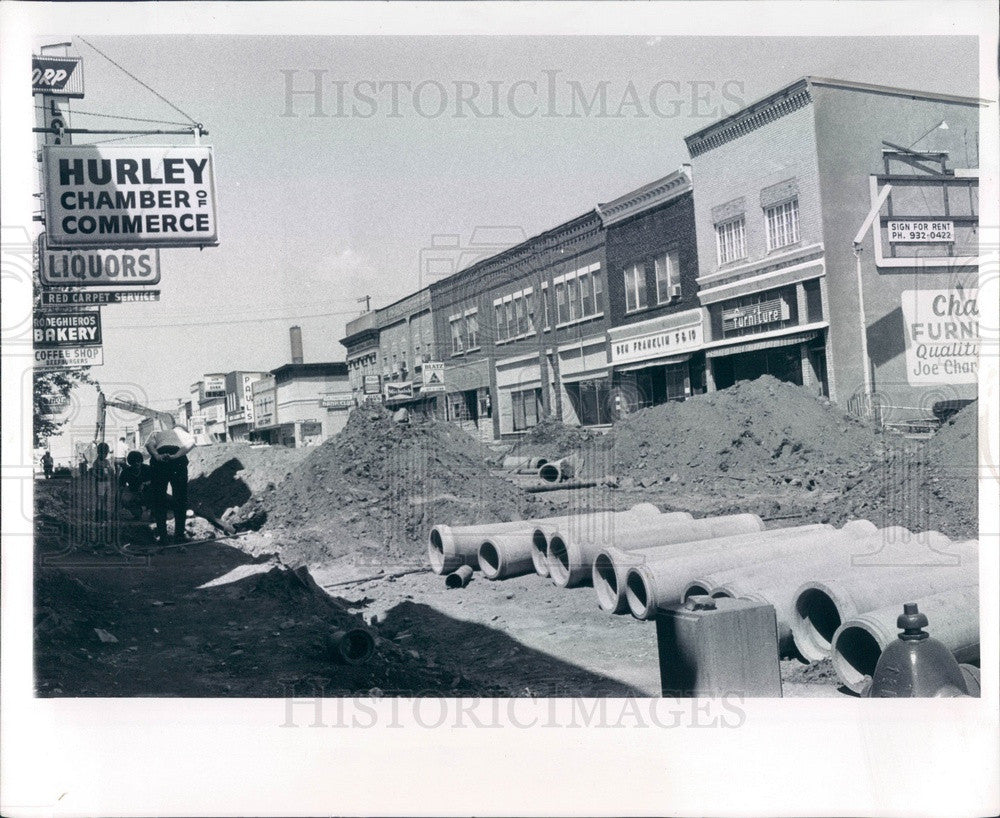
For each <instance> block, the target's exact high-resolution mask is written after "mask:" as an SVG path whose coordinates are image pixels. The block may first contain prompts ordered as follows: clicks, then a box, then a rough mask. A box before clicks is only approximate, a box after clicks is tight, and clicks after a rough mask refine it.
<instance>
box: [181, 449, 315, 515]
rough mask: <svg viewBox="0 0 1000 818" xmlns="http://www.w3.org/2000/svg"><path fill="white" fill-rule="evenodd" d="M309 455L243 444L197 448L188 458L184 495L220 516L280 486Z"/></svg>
mask: <svg viewBox="0 0 1000 818" xmlns="http://www.w3.org/2000/svg"><path fill="white" fill-rule="evenodd" d="M310 451H311V450H310V449H307V448H303V449H289V448H287V447H284V446H251V445H249V444H247V443H213V444H212V445H211V446H199V447H197V448H196V449H194V450H193V451H192V452H191V454H190V455H188V459H189V461H190V465H189V466H188V478H189V480H190V483H189V485H188V495H189V497H190V498H191V500H192V501H193V502H197V503H200V504H201V505H203V506H205V507H206V508H207V509H208V510H209V511H211V512H212V513H213V514H215V515H216V516H221V515H222V514H223V513H224V512H225V511H226V509H229V508H233V507H234V506H242V505H243V504H244V503H246V502H247V501H248V500H250V498H251V497H252V496H254V495H259V494H261V493H262V492H264V491H266V490H267V489H268V487H269V486H271V487H273V486H276V485H277V484H278V483H280V482H282V481H283V480H284V479H285V478H286V477H287V476H288V475H289V474H291V473H292V472H293V470H294V469H295V468H296V467H297V466H298V464H299V463H301V462H302V461H303V460H304V459H305V458H306V457H307V456H308V454H309V452H310Z"/></svg>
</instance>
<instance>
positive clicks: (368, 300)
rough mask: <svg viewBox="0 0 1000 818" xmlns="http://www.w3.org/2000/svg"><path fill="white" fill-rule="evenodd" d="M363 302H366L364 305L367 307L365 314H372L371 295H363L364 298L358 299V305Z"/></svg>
mask: <svg viewBox="0 0 1000 818" xmlns="http://www.w3.org/2000/svg"><path fill="white" fill-rule="evenodd" d="M362 302H364V305H365V312H371V311H372V297H371V296H370V295H363V296H361V298H359V299H358V303H359V304H360V303H362Z"/></svg>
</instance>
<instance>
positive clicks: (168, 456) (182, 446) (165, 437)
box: [146, 424, 195, 542]
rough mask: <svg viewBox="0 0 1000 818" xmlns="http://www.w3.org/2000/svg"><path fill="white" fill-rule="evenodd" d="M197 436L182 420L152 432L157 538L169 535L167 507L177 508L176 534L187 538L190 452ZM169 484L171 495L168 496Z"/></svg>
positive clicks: (181, 539)
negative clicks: (169, 426) (188, 457)
mask: <svg viewBox="0 0 1000 818" xmlns="http://www.w3.org/2000/svg"><path fill="white" fill-rule="evenodd" d="M194 444H195V440H194V438H193V437H192V436H191V434H190V433H189V432H188V430H187V429H185V428H184V427H183V426H181V425H180V424H176V425H175V426H174V427H173V428H172V429H165V430H160V431H156V432H153V434H151V435H150V436H149V440H147V441H146V451H148V452H149V455H150V458H151V460H150V463H149V468H150V476H151V486H150V491H151V493H152V495H153V515H154V517H155V519H156V538H157V540H158V541H160V542H163V541H165V540H166V539H167V511H168V508H169V507H172V508H173V512H174V538H175V539H176V540H177V542H184V541H185V540H186V539H187V536H186V535H185V533H184V524H185V522H186V520H187V486H188V472H187V467H188V459H187V455H188V452H190V451H191V450H192V449H193V448H194ZM167 486H170V494H171V496H170V498H169V499H168V497H167Z"/></svg>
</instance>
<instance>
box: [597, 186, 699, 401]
mask: <svg viewBox="0 0 1000 818" xmlns="http://www.w3.org/2000/svg"><path fill="white" fill-rule="evenodd" d="M597 209H598V212H599V213H600V215H601V218H602V220H603V223H604V228H605V231H606V239H605V244H606V251H605V253H606V257H607V267H608V323H609V329H608V354H609V357H610V364H611V368H612V389H613V393H614V396H615V403H616V409H617V412H618V413H620V412H627V411H631V410H634V409H637V408H642V407H645V406H653V405H655V404H659V403H663V402H665V401H668V400H683V399H685V398H687V397H690V396H691V395H693V394H697V393H699V392H703V391H704V390H705V356H704V353H703V352H702V346H703V344H704V341H705V328H704V322H705V311H704V310H703V309H702V308H701V306H700V304H699V302H698V283H697V279H698V250H697V245H696V241H695V228H694V199H693V194H692V185H691V176H690V173H689V169H688V168H687V167H684V168H681V169H680V170H678V171H675V172H674V173H671V174H670V175H668V176H665V177H664V178H662V179H658V180H656V181H655V182H651V183H649V184H648V185H644V186H643V187H641V188H639V189H637V190H634V191H631V192H629V193H627V194H625V195H624V196H621V197H619V198H617V199H615V200H614V201H611V202H607V203H605V204H600V205H598V207H597Z"/></svg>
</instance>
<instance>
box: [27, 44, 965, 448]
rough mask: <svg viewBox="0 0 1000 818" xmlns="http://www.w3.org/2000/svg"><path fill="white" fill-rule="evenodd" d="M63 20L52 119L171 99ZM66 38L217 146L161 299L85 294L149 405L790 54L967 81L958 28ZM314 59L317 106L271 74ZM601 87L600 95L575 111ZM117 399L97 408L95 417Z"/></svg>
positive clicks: (541, 200)
mask: <svg viewBox="0 0 1000 818" xmlns="http://www.w3.org/2000/svg"><path fill="white" fill-rule="evenodd" d="M62 39H65V40H72V42H73V46H72V48H71V50H70V53H73V54H77V55H80V56H82V57H83V58H84V76H85V86H86V97H85V98H84V99H82V100H74V101H73V103H72V104H71V106H70V110H71V111H72V112H73V113H72V115H71V123H70V124H71V125H72V126H73V127H98V126H100V125H103V126H105V127H112V128H125V127H129V125H130V124H131V125H136V126H138V127H147V126H146V125H145V124H143V123H129V122H125V121H115V120H113V119H107V118H105V117H96V116H93V115H92V114H94V113H97V114H103V115H105V116H106V115H124V116H129V117H141V118H150V119H160V120H169V121H174V122H182V121H184V117H182V116H181V115H180V114H179V113H178V112H177V111H176V110H174V109H173V108H171V107H170V106H169V105H168V104H167V103H166V102H164V101H163V100H161V99H158V98H157V97H156V96H154V95H153V94H152V93H151V92H150V91H148V90H147V89H145V88H143V87H142V86H141V85H139V84H137V83H136V82H135V81H134V80H133V79H131V78H129V77H128V76H126V74H124V73H123V72H122V71H121V70H119V69H118V68H116V67H115V66H113V65H111V64H110V63H109V62H108V61H107V60H106V59H104V58H103V57H101V56H100V55H98V54H97V53H96V52H95V51H94V50H93V49H92V48H90V47H89V46H88V45H87V44H86V43H84V42H83V41H82V40H81V38H78V37H72V36H66V37H53V38H51V39H48V40H45V41H42V42H54V41H58V40H62ZM86 40H87V41H89V42H90V43H92V44H93V45H94V46H96V47H97V48H98V49H100V50H101V51H103V52H104V53H105V54H107V55H108V56H109V57H111V58H112V59H114V60H115V61H116V62H118V63H120V64H121V65H122V66H124V67H125V68H126V69H128V71H129V72H131V73H133V74H134V75H136V76H137V77H139V78H140V79H142V80H143V81H144V82H145V83H147V84H148V85H150V86H152V88H154V89H156V91H158V92H159V94H161V95H162V96H163V97H165V98H166V99H167V100H169V101H170V102H171V103H173V104H174V105H176V106H177V107H178V108H180V109H181V110H182V111H183V112H185V113H186V114H188V115H190V116H191V117H192V118H194V119H195V120H196V121H198V122H200V123H202V124H203V125H204V127H205V128H206V129H207V130H208V132H209V134H208V136H207V137H204V139H203V143H204V144H210V145H212V146H213V147H214V153H215V176H216V185H217V197H218V203H219V205H218V207H219V210H218V219H219V224H220V230H219V232H220V243H219V246H217V247H212V248H206V249H204V250H198V249H168V250H163V251H162V256H161V264H162V271H163V273H162V281H161V283H160V285H159V289H160V290H161V293H162V295H161V301H159V302H156V303H150V304H127V305H113V306H109V307H104V308H103V329H104V338H105V340H104V361H105V363H104V365H103V366H101V367H95V368H94V369H92V370H91V374H92V376H93V377H95V378H96V379H97V380H99V381H100V382H101V383H102V385H103V387H104V391H105V392H106V393H107V394H114V393H116V392H117V393H125V394H128V395H130V396H132V397H134V398H135V399H138V400H140V401H141V402H145V403H147V404H148V405H151V406H154V407H156V408H160V409H172V408H174V407H175V406H176V404H177V400H178V399H179V398H184V399H186V398H187V397H188V390H189V387H190V385H191V384H192V383H193V382H195V381H197V380H199V379H200V378H201V377H202V375H203V374H204V373H207V372H226V371H231V370H238V369H244V370H251V371H256V370H268V369H272V368H274V367H277V366H279V365H281V364H283V363H287V362H288V360H289V343H288V329H289V327H290V326H291V325H293V324H298V325H300V326H301V327H302V331H303V340H304V349H305V359H306V361H308V362H317V361H338V360H344V357H345V350H344V348H343V347H342V346H341V345H340V343H339V341H340V339H341V338H342V337H343V330H344V325H345V323H346V322H347V321H349V320H351V319H352V318H354V317H356V316H357V315H358V314H360V311H361V310H362V309H363V306H362V305H361V304H359V303H358V299H359V298H363V297H364V296H370V297H371V304H372V307H380V306H384V305H385V304H388V303H390V302H392V301H394V300H396V299H398V298H400V297H402V296H404V295H407V294H409V293H410V292H413V291H414V290H416V289H418V288H419V287H420V286H423V285H426V284H427V283H428V281H429V278H428V277H427V275H426V271H424V273H423V274H422V272H421V265H422V259H426V258H427V257H428V248H431V247H432V245H434V244H435V243H439V242H441V241H457V242H458V243H459V247H460V248H469V247H470V243H471V242H472V241H473V239H474V237H479V239H482V238H483V237H484V236H485V237H486V240H487V244H486V247H487V249H488V248H489V247H491V246H494V245H495V249H496V250H499V249H501V247H502V246H504V245H507V244H510V243H513V242H514V241H516V240H517V239H519V238H523V237H527V236H531V235H534V234H536V233H538V232H540V231H542V230H546V229H548V228H551V227H554V226H556V225H557V224H559V223H561V222H562V221H565V220H566V219H569V218H572V217H574V216H577V215H579V214H582V213H584V212H586V211H588V210H590V209H592V208H593V207H594V206H595V204H597V203H598V202H602V201H608V200H609V199H612V198H615V197H617V196H619V195H621V194H623V193H626V192H628V191H629V190H632V189H634V188H636V187H639V186H641V185H643V184H645V183H647V182H649V181H652V180H654V179H657V178H659V177H661V176H665V175H666V174H668V173H670V172H672V171H674V170H676V169H677V168H678V167H679V166H680V165H681V164H682V163H684V162H685V161H687V153H686V149H685V145H684V141H683V137H684V136H686V135H688V134H690V133H692V132H694V131H696V130H699V129H700V128H703V127H705V126H706V125H708V124H710V123H711V122H712V121H714V120H715V119H717V118H719V117H720V116H723V115H725V114H728V113H732V112H733V111H735V110H737V109H738V108H739V107H741V105H742V104H745V103H749V102H752V101H753V100H755V99H758V98H760V97H762V96H765V95H767V94H768V93H770V92H772V91H774V90H776V89H778V88H780V87H781V86H783V85H786V84H788V83H790V82H792V81H794V80H795V79H797V78H799V77H801V76H804V75H807V74H813V75H818V76H827V77H835V78H840V79H848V80H855V81H860V82H870V83H878V84H884V85H894V86H901V87H906V88H914V89H920V90H925V91H936V92H942V93H953V94H961V95H969V96H977V95H978V77H977V65H978V53H977V44H976V41H975V40H974V39H971V38H964V39H963V38H948V37H933V38H929V37H891V38H890V37H865V38H861V37H855V38H847V37H835V38H824V37H812V38H805V37H798V38H759V37H757V38H708V37H660V36H650V37H594V36H563V37H499V36H493V37H464V36H451V37H424V36H420V37H220V36H203V37H187V36H184V37H177V36H174V37H133V36H130V37H110V36H103V37H97V36H93V37H91V36H88V37H86ZM283 72H294V73H292V74H288V73H283ZM312 72H320V73H319V74H318V76H319V77H320V79H321V81H322V87H323V99H322V103H321V106H322V107H321V110H320V111H319V113H320V114H322V115H320V116H315V115H311V114H316V113H317V111H316V107H315V98H314V97H313V96H309V95H296V96H293V97H292V99H291V109H290V111H289V107H288V106H289V99H288V98H287V96H286V83H287V82H288V81H289V77H291V82H292V83H293V88H294V89H296V90H301V89H307V88H312V87H313V83H314V82H315V77H316V76H317V74H314V73H312ZM402 83H409V90H408V89H407V86H405V85H403V84H402ZM532 83H534V85H532ZM456 84H458V85H456ZM602 84H603V85H602ZM602 87H603V88H604V89H605V93H606V97H605V99H606V103H605V104H604V105H603V107H602V106H601V103H600V97H599V96H598V97H597V101H596V102H593V103H592V104H591V108H590V110H589V112H588V111H587V110H586V109H587V105H588V104H590V103H591V98H592V97H593V96H594V94H595V92H597V91H598V89H600V88H602ZM417 88H419V89H420V92H419V95H417V97H416V99H415V98H414V89H417ZM338 89H341V93H342V95H343V96H342V102H340V103H338ZM550 89H552V93H553V94H554V96H553V97H552V98H551V99H550V96H549V92H550ZM473 90H476V91H477V95H476V96H472V92H473ZM393 91H395V92H396V93H397V96H396V98H395V100H394V98H393ZM581 94H582V95H583V96H582V98H581V96H580V95H581ZM460 95H464V99H466V100H469V99H470V98H471V102H468V101H467V102H462V101H460V99H459V96H460ZM442 107H443V111H442V110H441V109H442ZM654 109H655V110H654ZM83 112H88V113H83ZM289 112H290V113H291V115H285V114H288V113H289ZM574 112H575V114H576V115H575V116H574V115H572V114H573V113H574ZM338 113H340V114H342V115H337V114H338ZM459 114H461V115H459ZM551 114H554V115H551ZM148 127H154V128H155V127H171V126H159V125H153V124H150V125H148ZM106 138H109V137H94V139H106ZM164 139H165V137H156V138H148V137H143V138H138V139H133V140H130V141H131V142H132V143H134V144H143V143H148V144H157V143H160V142H161V141H162V140H164ZM171 139H174V140H176V141H177V142H178V143H181V144H190V140H189V139H187V138H185V137H172V138H171ZM75 141H76V143H77V144H82V140H81V139H80V138H79V137H77V138H76V140H75ZM123 144H129V143H128V142H125V143H123ZM696 184H697V182H696ZM435 237H438V238H435ZM443 237H457V238H455V239H445V238H443ZM451 252H453V255H455V256H456V257H457V255H458V254H457V253H455V252H454V251H451ZM468 257H469V256H467V255H466V256H464V258H466V259H467V258H468ZM95 404H96V399H95V393H94V392H93V390H90V389H84V390H81V391H80V392H79V394H77V395H76V396H75V397H74V407H75V415H76V417H77V418H78V420H77V421H75V423H76V424H77V425H80V424H82V425H83V426H84V427H86V428H87V430H88V431H89V430H92V428H93V427H92V422H91V420H90V418H91V417H92V416H93V412H94V408H95ZM136 422H137V419H136V418H133V417H131V416H127V417H123V418H115V417H112V418H111V419H110V420H109V432H110V431H112V430H114V429H116V428H117V427H119V426H120V425H121V424H122V423H127V424H131V425H133V426H134V424H135V423H136ZM88 424H89V425H88ZM91 434H92V432H91Z"/></svg>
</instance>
